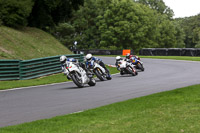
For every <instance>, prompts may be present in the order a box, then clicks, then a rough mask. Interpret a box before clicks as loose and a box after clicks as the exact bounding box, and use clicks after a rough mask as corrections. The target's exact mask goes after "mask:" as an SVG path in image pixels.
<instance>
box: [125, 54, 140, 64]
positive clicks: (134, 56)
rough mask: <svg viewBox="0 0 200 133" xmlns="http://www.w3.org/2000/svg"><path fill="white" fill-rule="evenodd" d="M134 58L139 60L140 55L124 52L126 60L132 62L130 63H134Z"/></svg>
mask: <svg viewBox="0 0 200 133" xmlns="http://www.w3.org/2000/svg"><path fill="white" fill-rule="evenodd" d="M135 58H136V59H137V60H140V57H138V56H137V55H130V54H129V53H127V54H126V61H128V62H132V64H134V62H133V60H135Z"/></svg>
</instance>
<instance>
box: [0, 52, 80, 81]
mask: <svg viewBox="0 0 200 133" xmlns="http://www.w3.org/2000/svg"><path fill="white" fill-rule="evenodd" d="M66 56H67V57H72V58H75V59H78V60H79V62H83V60H84V56H83V54H74V55H66ZM59 59H60V56H51V57H44V58H37V59H31V60H0V80H24V79H33V78H38V77H41V76H45V75H50V74H55V73H59V72H61V68H60V61H59Z"/></svg>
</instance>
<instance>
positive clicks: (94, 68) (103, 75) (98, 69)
mask: <svg viewBox="0 0 200 133" xmlns="http://www.w3.org/2000/svg"><path fill="white" fill-rule="evenodd" d="M89 69H90V71H91V72H93V73H94V74H95V75H96V76H97V78H99V79H100V80H101V81H105V80H106V79H107V80H111V79H112V77H111V76H110V74H109V72H107V71H106V70H105V69H104V68H103V67H102V66H101V65H99V64H98V63H96V62H94V61H91V64H90V66H89Z"/></svg>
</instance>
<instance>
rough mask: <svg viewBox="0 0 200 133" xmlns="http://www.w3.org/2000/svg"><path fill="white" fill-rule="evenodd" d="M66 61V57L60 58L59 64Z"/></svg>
mask: <svg viewBox="0 0 200 133" xmlns="http://www.w3.org/2000/svg"><path fill="white" fill-rule="evenodd" d="M66 60H67V57H66V56H64V55H62V56H60V62H61V63H64V62H65V61H66Z"/></svg>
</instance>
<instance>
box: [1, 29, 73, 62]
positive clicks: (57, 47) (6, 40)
mask: <svg viewBox="0 0 200 133" xmlns="http://www.w3.org/2000/svg"><path fill="white" fill-rule="evenodd" d="M61 54H72V52H71V51H70V50H69V49H68V48H66V47H65V46H64V45H62V44H61V43H60V42H59V41H58V40H56V39H55V38H54V37H53V36H52V35H50V34H48V33H46V32H44V31H42V30H40V29H37V28H30V27H25V28H23V29H20V30H16V29H12V28H9V27H5V26H0V59H21V60H24V59H32V58H40V57H48V56H55V55H61Z"/></svg>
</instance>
